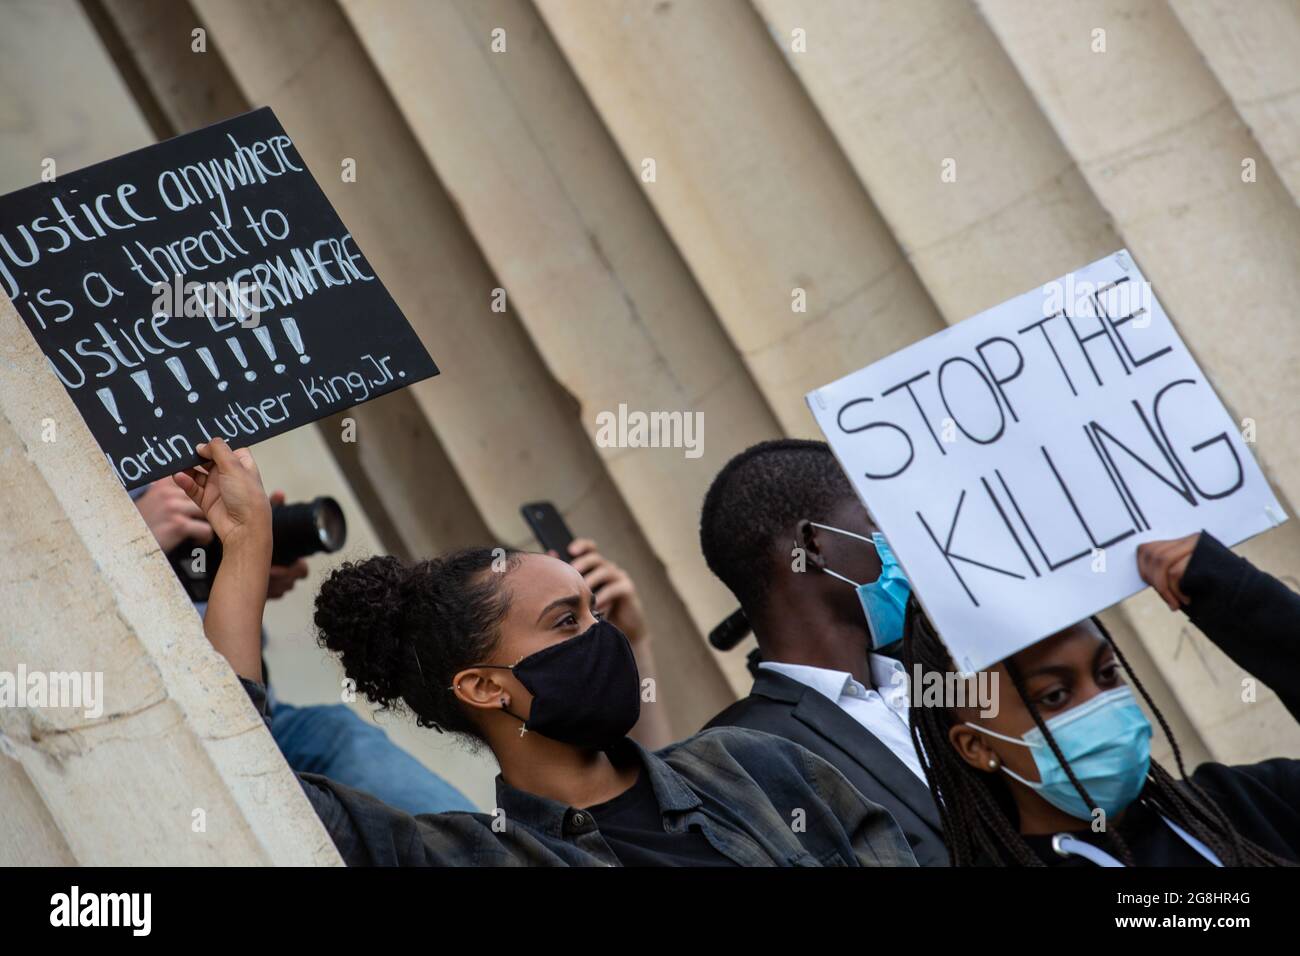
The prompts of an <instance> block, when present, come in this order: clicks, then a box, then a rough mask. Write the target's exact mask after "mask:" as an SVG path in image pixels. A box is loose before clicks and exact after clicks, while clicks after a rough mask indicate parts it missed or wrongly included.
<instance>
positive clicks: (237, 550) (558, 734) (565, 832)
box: [176, 439, 915, 866]
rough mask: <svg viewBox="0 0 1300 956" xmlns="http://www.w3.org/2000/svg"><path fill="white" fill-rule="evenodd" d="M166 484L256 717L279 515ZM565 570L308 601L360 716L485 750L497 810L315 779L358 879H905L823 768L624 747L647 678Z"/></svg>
mask: <svg viewBox="0 0 1300 956" xmlns="http://www.w3.org/2000/svg"><path fill="white" fill-rule="evenodd" d="M199 454H201V455H203V456H205V457H207V458H210V459H211V460H212V463H211V464H209V465H207V466H206V467H202V468H192V469H189V470H188V471H186V472H183V473H181V474H178V475H177V476H176V482H177V484H179V485H180V486H181V488H182V489H184V491H185V492H186V493H187V494H188V495H189V496H190V498H191V499H192V500H193V501H194V502H195V503H196V504H197V505H198V506H199V507H200V508H201V509H202V510H203V513H204V515H205V517H206V518H207V520H208V522H209V523H210V524H211V525H212V528H213V530H214V531H215V532H216V534H217V535H218V536H219V537H220V538H221V541H222V544H223V546H224V549H225V552H224V559H223V560H222V562H221V567H220V570H219V571H218V572H217V576H216V581H215V582H214V584H213V587H212V593H211V596H210V598H209V603H208V612H207V616H206V617H205V619H204V629H205V631H206V633H207V635H208V638H209V640H211V641H212V644H213V646H214V647H216V648H217V650H218V651H220V652H221V653H222V654H223V655H224V656H225V658H226V659H227V660H228V661H229V662H230V664H231V666H232V667H233V668H234V669H235V671H236V673H238V674H239V676H240V678H241V679H242V680H243V682H244V685H245V688H246V689H247V690H248V692H249V695H250V697H252V699H253V701H254V703H255V704H256V705H257V706H258V707H259V709H262V708H264V704H265V693H264V690H263V688H262V686H261V684H260V678H261V653H260V633H261V620H262V606H263V604H264V602H265V598H266V580H267V572H268V569H269V565H270V556H271V533H270V506H269V504H268V502H267V496H266V492H265V491H264V490H263V487H262V480H261V477H260V476H259V475H258V472H257V466H256V465H255V464H254V463H253V459H252V456H251V455H250V454H249V453H248V451H247V450H242V449H241V450H240V451H238V452H235V451H232V450H231V449H230V447H229V446H228V445H226V444H225V442H222V441H221V440H219V439H218V440H214V441H213V442H212V443H211V444H209V445H203V446H200V448H199ZM595 604H596V599H595V596H594V595H593V594H592V592H591V589H590V588H589V587H588V586H587V584H586V582H584V580H583V578H582V576H581V574H579V572H578V571H577V570H576V569H575V568H573V567H572V566H571V565H569V564H567V563H566V562H564V561H561V560H559V559H557V558H553V557H550V556H548V555H541V554H524V553H520V552H511V551H507V550H506V549H501V548H497V549H486V548H484V549H477V550H470V551H461V552H456V553H454V554H452V555H449V556H446V557H443V558H440V559H435V560H433V561H426V562H420V563H419V564H416V565H413V566H407V565H404V564H402V563H401V562H399V561H397V560H396V559H394V558H372V559H370V560H369V561H365V562H361V563H360V564H357V565H345V566H344V567H342V568H339V569H338V570H336V571H335V572H334V574H333V575H332V576H331V578H330V579H329V580H328V581H327V582H326V584H325V585H324V586H323V587H322V590H321V594H320V596H319V597H318V599H317V610H316V624H317V627H318V628H319V629H320V631H321V637H322V640H323V642H324V643H325V644H326V645H327V646H328V647H330V648H331V649H333V650H335V651H336V652H338V653H339V654H340V655H341V657H342V659H343V665H344V668H345V670H346V671H347V673H348V675H349V676H350V677H352V678H353V679H354V680H356V682H357V686H358V687H359V688H360V689H361V690H362V692H363V693H365V694H366V695H367V696H368V697H370V699H372V700H374V701H376V702H378V703H381V704H383V705H389V704H396V703H399V702H400V703H402V704H404V705H405V706H406V707H408V708H409V709H411V710H412V711H414V712H415V713H416V715H417V716H418V718H419V720H420V722H421V723H422V724H424V725H425V726H433V727H436V728H438V729H439V730H441V729H443V728H446V729H448V730H451V731H452V732H455V733H460V734H462V735H465V736H467V737H469V738H471V739H473V740H475V741H477V742H479V743H486V744H487V745H488V746H489V747H490V748H491V749H492V752H493V754H494V755H495V756H496V758H497V760H498V762H499V763H500V765H501V775H500V776H499V777H498V778H497V809H496V812H495V813H493V814H491V815H488V814H480V813H462V812H451V813H441V814H434V815H420V816H411V815H409V814H407V813H404V812H402V811H399V810H396V809H394V808H392V807H389V806H387V805H385V804H383V803H381V802H380V801H378V800H376V799H374V798H373V797H370V796H368V795H366V794H363V793H360V792H358V791H356V790H352V789H351V788H349V787H346V786H343V785H342V784H338V783H336V782H334V781H331V780H328V779H326V778H324V777H320V776H317V775H314V774H299V779H300V780H301V782H302V784H303V789H304V790H305V792H306V794H307V796H308V798H309V799H310V800H311V802H312V805H313V806H314V807H315V809H316V812H317V814H318V815H319V816H320V818H321V820H322V821H323V822H324V824H325V827H326V829H328V830H329V832H330V835H331V836H332V837H333V839H334V842H335V845H336V846H337V847H338V848H339V852H340V853H341V854H342V855H343V858H344V860H345V861H346V862H348V863H349V864H361V865H365V864H380V865H414V866H419V865H475V866H505V865H515V866H518V865H524V866H617V865H653V866H737V865H739V866H824V865H842V866H844V865H846V866H914V865H915V860H914V859H913V857H912V854H911V851H910V850H909V849H908V845H907V842H906V841H905V840H904V838H903V835H902V833H901V831H900V830H899V829H898V826H897V825H896V824H895V823H894V821H893V818H892V817H890V816H889V814H888V813H887V812H885V810H883V809H882V808H881V807H879V806H877V805H876V804H873V803H870V802H869V801H867V800H866V799H865V798H863V797H862V796H861V795H860V794H859V793H858V792H857V791H856V790H855V789H854V788H853V787H852V786H851V785H850V784H849V783H848V781H846V780H845V779H844V777H843V776H841V775H840V773H839V771H837V770H835V769H834V768H833V767H832V766H831V765H830V764H828V763H826V762H825V761H823V760H821V759H820V758H819V757H816V756H815V755H813V754H812V753H810V752H808V751H807V750H804V749H803V748H802V747H799V746H798V745H796V744H793V743H790V742H788V741H785V740H782V739H779V738H776V737H771V736H769V735H767V734H762V733H759V732H756V731H749V730H737V729H730V728H727V729H718V730H710V731H706V732H704V733H700V734H697V735H695V736H694V737H691V738H689V739H687V740H685V741H682V742H681V743H678V744H674V745H672V746H670V747H666V748H664V749H663V750H660V751H658V752H656V753H650V752H648V751H646V750H644V749H642V748H641V747H640V746H639V745H638V744H636V743H635V742H634V741H632V740H631V739H630V738H628V737H627V733H628V731H629V730H631V728H632V726H633V725H634V724H635V723H636V720H637V716H638V713H639V710H640V691H641V686H640V678H639V675H638V673H637V669H636V663H635V659H634V657H633V654H632V650H631V648H630V646H629V645H628V641H627V638H626V637H624V636H623V634H622V633H621V632H620V631H618V629H617V628H615V627H613V625H611V624H610V623H609V622H607V621H604V620H602V619H601V618H600V617H599V616H598V615H597V614H596V612H595Z"/></svg>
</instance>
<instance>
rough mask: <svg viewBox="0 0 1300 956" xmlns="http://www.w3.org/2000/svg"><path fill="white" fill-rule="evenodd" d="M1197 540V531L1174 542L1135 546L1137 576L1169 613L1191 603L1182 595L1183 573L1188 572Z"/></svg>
mask: <svg viewBox="0 0 1300 956" xmlns="http://www.w3.org/2000/svg"><path fill="white" fill-rule="evenodd" d="M1200 540H1201V533H1200V532H1199V531H1198V532H1196V533H1195V534H1189V535H1188V536H1187V537H1185V538H1176V539H1174V540H1173V541H1148V542H1147V543H1146V544H1140V545H1138V554H1137V559H1138V573H1139V574H1141V575H1142V580H1143V581H1145V582H1146V583H1147V584H1149V585H1151V586H1152V587H1153V588H1155V589H1156V593H1157V594H1159V595H1160V597H1161V599H1162V600H1163V601H1164V602H1165V603H1166V604H1168V605H1169V610H1171V611H1177V610H1178V609H1179V608H1180V607H1182V606H1183V605H1184V604H1189V603H1191V602H1190V601H1188V599H1187V595H1186V594H1184V593H1183V587H1182V585H1183V572H1184V571H1186V570H1187V565H1188V563H1189V562H1190V561H1191V560H1192V552H1193V551H1195V550H1196V542H1198V541H1200Z"/></svg>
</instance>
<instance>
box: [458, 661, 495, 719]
mask: <svg viewBox="0 0 1300 956" xmlns="http://www.w3.org/2000/svg"><path fill="white" fill-rule="evenodd" d="M498 676H499V672H498V671H496V670H495V669H493V670H489V669H486V668H477V667H471V668H470V669H469V670H463V671H461V672H460V673H459V674H457V675H456V676H455V677H454V678H453V679H452V682H451V691H452V693H453V694H455V695H456V697H457V699H458V700H460V701H461V703H463V704H466V705H468V706H470V707H477V708H480V709H483V710H500V709H501V707H502V701H504V702H505V706H506V707H509V706H510V691H509V690H507V689H506V687H505V685H504V684H502V683H501V682H500V680H498Z"/></svg>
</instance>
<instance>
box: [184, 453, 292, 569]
mask: <svg viewBox="0 0 1300 956" xmlns="http://www.w3.org/2000/svg"><path fill="white" fill-rule="evenodd" d="M197 450H198V453H199V454H200V455H202V456H204V457H205V458H208V457H210V458H211V461H210V463H209V464H207V465H195V466H194V467H193V468H187V469H185V470H184V471H181V472H177V473H176V475H175V476H174V480H175V482H176V484H177V485H179V486H180V488H181V490H182V491H184V492H185V494H187V495H189V498H190V500H191V501H193V502H194V504H196V505H198V507H199V509H200V510H201V511H202V512H203V515H204V517H205V518H207V520H208V524H210V525H211V526H212V530H213V531H214V532H215V533H216V535H217V537H218V538H220V539H221V543H222V545H223V546H225V547H226V548H229V547H230V544H231V542H232V541H233V540H235V539H237V538H238V537H239V535H240V534H241V533H258V534H265V536H266V545H267V549H268V551H269V550H270V546H271V499H270V498H268V497H267V495H266V490H265V489H264V488H263V487H262V475H261V473H260V472H259V471H258V470H257V464H256V463H255V462H254V461H253V455H252V453H251V452H249V450H248V449H247V448H240V449H239V450H238V451H234V450H232V449H231V447H230V446H229V445H228V444H226V442H225V441H224V440H222V439H220V438H214V439H212V441H210V442H205V443H203V444H201V445H199V447H198V449H197Z"/></svg>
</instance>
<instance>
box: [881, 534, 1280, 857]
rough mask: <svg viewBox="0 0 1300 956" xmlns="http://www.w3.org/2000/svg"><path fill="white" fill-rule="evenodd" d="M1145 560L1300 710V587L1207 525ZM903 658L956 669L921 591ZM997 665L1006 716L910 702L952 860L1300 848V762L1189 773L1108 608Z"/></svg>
mask: <svg viewBox="0 0 1300 956" xmlns="http://www.w3.org/2000/svg"><path fill="white" fill-rule="evenodd" d="M1138 565H1139V570H1140V571H1141V574H1142V577H1143V579H1144V580H1145V581H1147V583H1149V584H1151V585H1152V586H1153V587H1155V589H1156V591H1157V592H1158V593H1159V594H1160V596H1161V598H1162V599H1164V601H1165V602H1166V604H1168V605H1169V607H1170V610H1171V611H1172V610H1179V609H1181V610H1184V611H1185V612H1186V613H1187V615H1188V617H1189V618H1190V619H1191V620H1192V622H1193V623H1194V624H1196V625H1197V626H1198V627H1200V628H1201V630H1202V631H1204V632H1205V634H1206V635H1208V636H1209V637H1210V639H1211V640H1213V641H1214V642H1215V643H1216V644H1217V645H1218V646H1219V647H1220V648H1221V649H1222V650H1223V651H1224V652H1225V653H1226V654H1227V655H1228V656H1229V657H1231V658H1232V659H1233V661H1234V662H1235V663H1236V664H1237V665H1238V666H1240V667H1242V668H1243V669H1244V670H1246V671H1247V672H1248V673H1251V674H1256V675H1264V676H1266V677H1267V679H1268V681H1269V684H1270V685H1271V686H1272V687H1273V688H1274V689H1275V690H1276V692H1277V694H1278V696H1279V698H1280V699H1281V700H1282V702H1283V703H1284V704H1285V706H1286V707H1287V708H1288V710H1290V711H1291V713H1292V714H1293V715H1295V716H1297V717H1298V718H1300V595H1296V594H1294V593H1293V592H1291V591H1290V590H1289V589H1287V588H1286V587H1285V586H1284V585H1283V584H1281V583H1280V582H1279V581H1277V580H1275V579H1274V578H1272V577H1270V576H1269V575H1267V574H1265V573H1263V572H1261V571H1259V570H1257V569H1256V568H1255V567H1253V566H1252V565H1251V564H1250V563H1249V562H1248V561H1246V560H1245V559H1243V558H1240V557H1237V556H1236V555H1234V554H1232V552H1231V551H1229V550H1228V549H1227V548H1225V547H1224V546H1223V545H1222V544H1220V543H1219V542H1218V541H1216V540H1215V539H1214V538H1213V537H1211V536H1210V535H1209V534H1205V533H1201V534H1195V535H1190V536H1188V537H1186V538H1182V539H1178V540H1175V541H1161V542H1151V543H1148V544H1144V545H1142V546H1141V548H1140V549H1139V553H1138ZM903 658H904V663H905V664H906V667H907V671H908V673H909V674H911V675H913V679H925V678H924V677H923V676H922V675H931V674H938V675H940V676H942V675H944V674H947V673H950V672H952V671H953V670H954V669H955V665H954V664H953V662H952V660H951V658H950V657H949V654H948V651H947V649H946V648H945V647H944V645H943V643H942V641H941V640H940V639H939V637H938V635H937V634H936V632H935V630H934V627H933V625H932V624H931V623H930V621H929V619H928V618H927V617H926V615H925V613H924V611H922V610H921V608H920V607H919V606H918V605H917V604H916V602H915V600H913V601H911V602H910V603H909V606H908V609H907V618H906V625H905V639H904V644H903ZM1121 669H1122V671H1123V673H1121ZM991 670H992V672H993V673H992V675H991V676H992V677H993V679H995V680H997V681H998V682H999V690H1000V691H1001V693H999V695H998V698H997V699H998V701H999V704H1000V706H999V707H998V708H997V713H996V714H988V712H987V711H985V712H981V711H980V710H979V709H978V708H977V707H974V706H973V707H926V706H921V705H920V704H919V703H917V702H914V704H913V707H912V711H911V729H912V736H913V739H914V740H915V742H916V745H917V750H918V752H919V753H920V754H921V755H922V763H923V765H924V769H925V773H926V779H927V781H928V783H929V785H930V790H931V793H932V794H933V796H934V798H935V801H936V802H937V803H938V806H939V812H940V817H941V820H942V823H943V830H944V838H945V841H946V842H947V844H948V850H949V854H950V856H951V861H952V863H953V865H955V866H972V865H997V866H1044V865H1047V866H1052V865H1062V864H1064V865H1093V864H1096V865H1102V866H1117V865H1123V866H1218V865H1222V866H1291V865H1295V864H1296V863H1297V861H1300V761H1296V760H1288V759H1283V758H1277V759H1273V760H1266V761H1263V762H1261V763H1257V764H1253V765H1248V766H1235V767H1229V766H1225V765H1223V764H1218V763H1207V764H1204V765H1202V766H1200V767H1198V768H1197V769H1196V771H1195V772H1194V773H1192V774H1191V775H1190V776H1189V775H1188V773H1187V770H1186V768H1185V767H1184V766H1183V758H1182V754H1181V752H1180V751H1179V749H1178V743H1177V741H1175V740H1174V737H1173V734H1172V732H1171V731H1170V729H1169V725H1168V723H1167V722H1166V721H1165V719H1164V716H1163V715H1162V714H1161V713H1160V711H1159V709H1158V708H1157V707H1156V705H1155V703H1154V702H1153V701H1152V700H1151V696H1150V695H1149V694H1148V693H1147V691H1146V688H1145V687H1144V686H1143V685H1142V682H1141V680H1139V679H1138V677H1137V675H1136V674H1134V673H1133V672H1132V670H1131V668H1129V666H1128V662H1127V661H1126V660H1125V659H1124V655H1123V653H1122V652H1121V651H1120V649H1119V648H1118V647H1117V646H1116V644H1115V642H1114V640H1113V639H1112V638H1111V636H1110V634H1109V633H1107V631H1106V628H1105V626H1104V625H1103V624H1102V623H1101V621H1100V620H1099V619H1097V618H1096V617H1093V618H1089V619H1088V620H1086V621H1081V622H1079V623H1077V624H1075V625H1073V626H1071V627H1068V628H1066V629H1065V630H1063V631H1061V632H1059V633H1057V634H1054V635H1052V636H1051V637H1048V638H1045V639H1044V640H1042V641H1039V642H1038V643H1036V644H1033V645H1031V646H1030V647H1027V648H1025V649H1024V650H1021V651H1019V652H1018V653H1016V654H1013V655H1012V656H1011V657H1009V658H1007V659H1006V660H1004V661H1002V662H1001V663H999V664H997V665H995V666H994V667H993V668H992V669H991ZM930 679H931V680H933V678H930ZM1133 689H1136V690H1137V692H1138V694H1139V695H1140V696H1141V697H1142V698H1143V699H1144V700H1145V701H1146V704H1147V708H1148V709H1149V710H1150V712H1151V713H1152V714H1153V715H1154V716H1155V719H1156V721H1157V722H1158V723H1159V724H1160V727H1161V730H1162V731H1163V732H1164V734H1165V736H1166V738H1167V739H1168V740H1169V743H1170V746H1171V747H1172V749H1173V756H1174V762H1175V763H1176V764H1177V768H1178V776H1177V777H1175V776H1174V775H1173V774H1171V773H1169V772H1168V771H1167V770H1166V769H1165V768H1164V767H1162V766H1160V765H1159V764H1158V763H1156V762H1154V761H1152V760H1151V759H1150V737H1151V725H1150V723H1149V722H1148V721H1147V718H1146V716H1145V715H1144V714H1143V713H1142V711H1141V710H1140V709H1139V708H1138V706H1137V703H1136V700H1135V698H1134V696H1133ZM1011 690H1014V693H1011V692H1010V691H1011Z"/></svg>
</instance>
